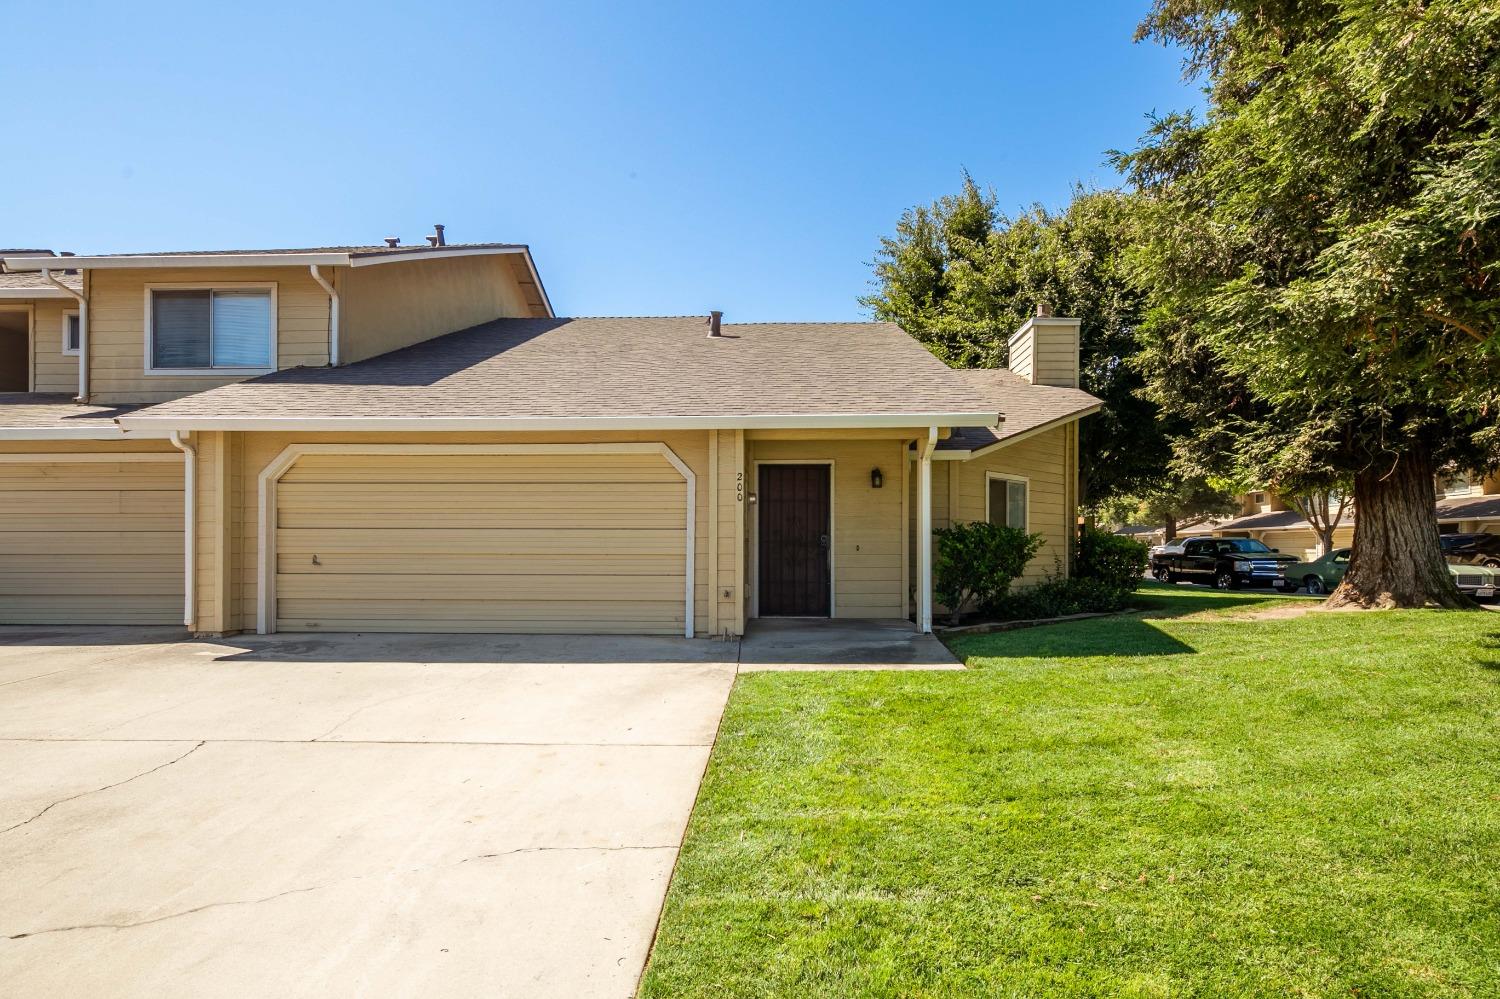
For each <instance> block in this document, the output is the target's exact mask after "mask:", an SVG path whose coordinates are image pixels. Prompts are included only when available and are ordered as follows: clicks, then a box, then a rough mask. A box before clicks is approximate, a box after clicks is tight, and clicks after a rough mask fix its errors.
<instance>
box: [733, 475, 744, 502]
mask: <svg viewBox="0 0 1500 999" xmlns="http://www.w3.org/2000/svg"><path fill="white" fill-rule="evenodd" d="M734 501H735V502H736V503H743V502H745V473H744V472H736V473H735V476H734Z"/></svg>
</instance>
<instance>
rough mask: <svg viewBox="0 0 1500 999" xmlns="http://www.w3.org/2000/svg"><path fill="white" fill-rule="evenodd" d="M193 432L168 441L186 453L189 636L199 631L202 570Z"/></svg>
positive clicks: (185, 612) (185, 586) (185, 559)
mask: <svg viewBox="0 0 1500 999" xmlns="http://www.w3.org/2000/svg"><path fill="white" fill-rule="evenodd" d="M191 434H192V432H191V431H187V430H173V431H172V432H171V436H170V437H169V438H168V439H169V440H170V441H171V442H172V446H173V447H175V448H176V449H177V450H179V451H181V452H182V488H183V497H182V519H183V534H184V536H183V539H182V564H183V572H184V573H185V577H184V579H183V585H182V592H183V611H182V618H183V621H182V623H183V624H185V625H187V630H188V631H189V632H193V631H196V630H197V628H196V625H197V623H198V567H197V558H196V557H195V556H196V555H197V549H198V545H197V535H198V530H197V520H198V518H197V507H198V452H197V450H196V449H195V448H194V447H193V445H192V444H190V443H188V441H187V438H188V437H189V436H191Z"/></svg>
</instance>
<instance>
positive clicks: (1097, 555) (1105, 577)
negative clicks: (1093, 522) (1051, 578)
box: [1073, 527, 1150, 594]
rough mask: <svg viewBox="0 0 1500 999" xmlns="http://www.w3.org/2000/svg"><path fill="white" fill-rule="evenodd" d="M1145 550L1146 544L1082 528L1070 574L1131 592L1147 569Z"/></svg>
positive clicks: (1137, 585) (1147, 558)
mask: <svg viewBox="0 0 1500 999" xmlns="http://www.w3.org/2000/svg"><path fill="white" fill-rule="evenodd" d="M1148 553H1149V549H1147V547H1146V546H1145V545H1143V544H1141V543H1140V542H1139V541H1136V540H1134V539H1132V538H1125V537H1121V536H1120V535H1118V534H1110V533H1109V532H1108V531H1101V530H1098V529H1097V528H1093V527H1085V528H1084V529H1083V530H1082V531H1080V532H1079V533H1078V547H1077V549H1076V551H1075V555H1074V559H1073V575H1074V576H1075V577H1076V578H1078V579H1088V580H1095V581H1097V582H1099V583H1102V584H1103V585H1105V586H1107V587H1109V588H1111V589H1115V590H1119V591H1120V592H1121V593H1122V594H1125V593H1133V592H1135V590H1136V589H1137V588H1138V587H1139V586H1140V585H1141V577H1142V576H1143V575H1144V574H1145V572H1146V564H1147V562H1148V561H1149V560H1150V556H1149V554H1148Z"/></svg>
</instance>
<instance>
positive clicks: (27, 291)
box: [0, 288, 73, 301]
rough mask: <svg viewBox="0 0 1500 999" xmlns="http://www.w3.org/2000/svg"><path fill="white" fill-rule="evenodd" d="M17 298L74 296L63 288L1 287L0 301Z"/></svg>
mask: <svg viewBox="0 0 1500 999" xmlns="http://www.w3.org/2000/svg"><path fill="white" fill-rule="evenodd" d="M15 298H19V299H28V298H66V299H69V300H72V299H73V296H72V295H70V294H68V293H67V292H65V291H63V290H62V289H61V288H0V301H7V300H9V299H15Z"/></svg>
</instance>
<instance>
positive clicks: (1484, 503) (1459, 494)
mask: <svg viewBox="0 0 1500 999" xmlns="http://www.w3.org/2000/svg"><path fill="white" fill-rule="evenodd" d="M1434 491H1435V494H1436V502H1437V506H1436V513H1437V521H1438V531H1439V532H1441V533H1443V534H1475V533H1481V532H1489V533H1493V534H1500V475H1490V476H1482V475H1472V474H1469V473H1448V474H1445V475H1442V476H1440V477H1439V478H1438V480H1437V481H1436V482H1435V483H1434ZM1237 499H1238V501H1239V504H1240V509H1239V511H1238V512H1237V513H1236V514H1235V515H1234V516H1233V517H1231V518H1229V519H1227V520H1218V521H1210V522H1207V523H1204V524H1200V525H1197V526H1196V527H1194V528H1191V529H1183V530H1179V531H1178V532H1177V534H1178V537H1191V536H1193V535H1202V534H1207V535H1211V536H1213V537H1216V538H1254V539H1255V540H1257V541H1260V542H1262V543H1263V544H1265V545H1266V546H1267V547H1268V548H1275V549H1278V550H1279V551H1282V552H1285V553H1286V554H1289V555H1296V556H1298V557H1299V558H1303V559H1306V560H1309V561H1310V560H1312V559H1315V558H1317V557H1319V556H1320V555H1322V554H1324V553H1323V552H1322V551H1320V545H1319V542H1318V534H1317V532H1316V531H1315V530H1313V526H1312V525H1311V524H1310V523H1308V522H1307V520H1306V519H1305V518H1304V517H1303V516H1302V514H1300V513H1298V512H1297V511H1296V510H1295V509H1294V508H1293V507H1292V506H1291V505H1290V504H1289V503H1287V501H1286V500H1285V499H1284V498H1283V497H1282V496H1280V495H1279V494H1277V493H1276V492H1274V491H1273V490H1270V489H1253V490H1251V491H1249V492H1245V493H1241V494H1240V495H1239V496H1238V497H1237ZM1356 513H1357V511H1356V510H1355V508H1354V506H1353V504H1352V503H1351V504H1350V506H1349V508H1348V509H1347V510H1345V511H1344V516H1343V517H1342V518H1341V520H1340V522H1339V526H1338V527H1337V528H1336V529H1335V530H1334V532H1333V547H1334V548H1349V547H1352V546H1353V544H1354V525H1355V521H1356ZM1119 533H1121V534H1129V535H1130V536H1132V537H1136V538H1138V539H1140V540H1142V541H1146V542H1147V543H1149V544H1160V543H1161V540H1160V539H1161V535H1162V531H1161V528H1159V527H1156V528H1153V527H1149V526H1146V525H1133V526H1131V527H1128V528H1122V529H1121V530H1120V531H1119Z"/></svg>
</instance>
